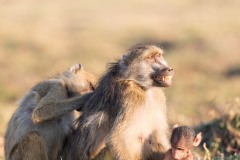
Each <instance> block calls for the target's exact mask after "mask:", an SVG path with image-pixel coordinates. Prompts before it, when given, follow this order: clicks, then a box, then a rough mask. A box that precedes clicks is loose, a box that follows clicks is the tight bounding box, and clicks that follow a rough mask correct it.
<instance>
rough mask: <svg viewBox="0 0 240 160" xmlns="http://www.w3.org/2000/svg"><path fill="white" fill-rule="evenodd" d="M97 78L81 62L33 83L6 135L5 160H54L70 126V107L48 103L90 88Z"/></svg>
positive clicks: (79, 93) (71, 125)
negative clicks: (49, 77)
mask: <svg viewBox="0 0 240 160" xmlns="http://www.w3.org/2000/svg"><path fill="white" fill-rule="evenodd" d="M95 83H96V79H95V77H94V76H93V75H92V74H90V73H89V72H87V71H85V70H84V69H83V68H82V67H81V65H80V64H76V65H73V66H72V67H71V68H70V70H68V71H66V72H64V73H63V74H60V75H58V76H56V77H55V78H54V79H50V80H46V81H43V82H40V83H38V84H37V85H36V86H34V87H33V88H32V89H31V90H30V91H29V92H28V94H27V95H26V96H25V97H24V98H23V100H22V102H21V103H20V106H19V108H17V110H16V112H15V113H14V114H13V116H12V118H11V120H10V122H9V124H8V128H7V131H6V134H5V146H4V147H5V157H6V159H7V160H57V159H59V158H60V154H61V151H62V148H63V144H64V142H65V139H66V136H67V135H68V134H69V133H70V132H71V130H72V129H73V124H72V121H73V118H74V117H73V112H72V111H73V110H74V109H75V108H71V107H68V106H64V107H61V106H57V105H51V106H49V105H47V104H49V103H50V104H54V103H56V102H58V101H60V100H64V99H68V98H71V97H74V96H77V95H82V94H84V93H88V92H90V91H92V90H93V87H95Z"/></svg>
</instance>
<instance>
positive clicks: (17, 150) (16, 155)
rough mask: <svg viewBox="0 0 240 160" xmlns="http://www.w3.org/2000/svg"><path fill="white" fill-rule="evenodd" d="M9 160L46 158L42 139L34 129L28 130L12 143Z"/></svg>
mask: <svg viewBox="0 0 240 160" xmlns="http://www.w3.org/2000/svg"><path fill="white" fill-rule="evenodd" d="M9 160H48V157H47V153H46V150H45V144H44V139H43V138H42V137H41V136H40V135H39V134H38V133H37V132H35V131H32V132H29V133H28V134H26V135H25V136H24V137H23V138H22V139H21V140H20V141H19V142H18V143H17V144H15V145H14V147H13V148H12V150H11V152H10V156H9Z"/></svg>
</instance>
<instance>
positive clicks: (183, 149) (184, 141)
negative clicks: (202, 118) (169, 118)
mask: <svg viewBox="0 0 240 160" xmlns="http://www.w3.org/2000/svg"><path fill="white" fill-rule="evenodd" d="M201 140H202V133H201V132H200V133H198V134H196V133H195V132H194V130H193V129H192V128H190V127H187V126H180V127H178V126H174V129H173V131H172V136H171V140H170V141H171V149H169V150H168V151H167V153H166V155H165V157H164V160H194V156H193V154H192V153H191V150H190V149H191V148H192V147H193V146H198V145H199V144H200V142H201Z"/></svg>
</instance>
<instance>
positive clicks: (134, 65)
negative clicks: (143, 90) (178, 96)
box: [118, 44, 174, 87]
mask: <svg viewBox="0 0 240 160" xmlns="http://www.w3.org/2000/svg"><path fill="white" fill-rule="evenodd" d="M118 64H119V65H120V68H121V73H122V74H123V76H124V78H126V79H133V80H135V81H136V82H138V83H139V84H140V85H142V86H143V87H150V86H159V87H169V86H170V85H171V84H172V77H173V74H174V71H173V69H172V68H169V67H168V64H167V62H166V61H165V60H164V58H163V50H162V49H161V48H160V47H159V46H158V45H156V44H138V45H136V46H134V47H133V48H132V49H130V50H129V51H128V53H127V54H126V55H123V57H122V59H121V60H120V61H119V63H118Z"/></svg>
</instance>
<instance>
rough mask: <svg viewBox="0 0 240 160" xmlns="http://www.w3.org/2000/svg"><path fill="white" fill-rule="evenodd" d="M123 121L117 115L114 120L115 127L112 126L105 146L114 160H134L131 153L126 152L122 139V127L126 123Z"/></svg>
mask: <svg viewBox="0 0 240 160" xmlns="http://www.w3.org/2000/svg"><path fill="white" fill-rule="evenodd" d="M123 119H124V117H123V116H122V115H121V114H119V116H118V118H117V120H115V125H114V126H113V128H112V130H111V132H110V135H109V137H107V146H108V148H109V149H110V151H111V153H112V154H113V156H114V159H116V160H130V159H134V158H133V157H132V155H131V153H129V151H128V150H126V145H128V144H126V141H125V138H124V130H125V127H124V126H126V121H125V120H123ZM116 122H117V123H116ZM119 133H120V134H119Z"/></svg>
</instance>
